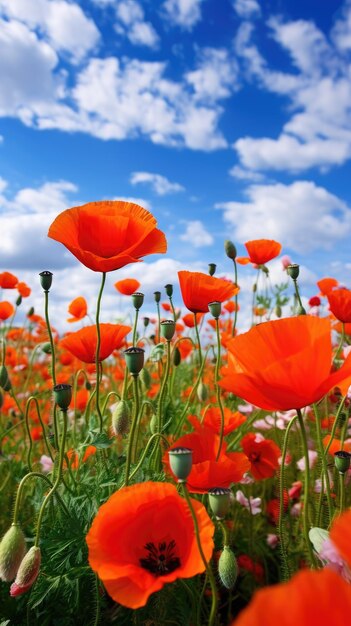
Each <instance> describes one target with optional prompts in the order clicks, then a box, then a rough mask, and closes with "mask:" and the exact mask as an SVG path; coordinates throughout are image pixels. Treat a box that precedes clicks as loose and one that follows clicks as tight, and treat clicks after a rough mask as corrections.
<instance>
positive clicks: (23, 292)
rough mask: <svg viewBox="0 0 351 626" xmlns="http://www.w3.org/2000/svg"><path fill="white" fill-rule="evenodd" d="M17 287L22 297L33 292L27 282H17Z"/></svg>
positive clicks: (26, 296)
mask: <svg viewBox="0 0 351 626" xmlns="http://www.w3.org/2000/svg"><path fill="white" fill-rule="evenodd" d="M16 289H17V291H18V293H19V294H20V296H22V298H28V297H29V296H30V294H31V293H32V290H31V288H30V287H28V285H27V284H26V283H23V282H22V283H17V285H16Z"/></svg>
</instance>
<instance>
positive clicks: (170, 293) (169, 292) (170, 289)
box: [165, 285, 173, 298]
mask: <svg viewBox="0 0 351 626" xmlns="http://www.w3.org/2000/svg"><path fill="white" fill-rule="evenodd" d="M165 290H166V294H167V296H168V297H169V298H171V297H172V296H173V285H165Z"/></svg>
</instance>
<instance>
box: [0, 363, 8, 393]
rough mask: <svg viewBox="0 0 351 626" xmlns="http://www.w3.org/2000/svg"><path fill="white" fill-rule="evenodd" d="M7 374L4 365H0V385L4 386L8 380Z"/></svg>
mask: <svg viewBox="0 0 351 626" xmlns="http://www.w3.org/2000/svg"><path fill="white" fill-rule="evenodd" d="M8 378H9V375H8V373H7V368H6V365H1V367H0V387H3V388H4V387H5V385H6V383H7V381H8Z"/></svg>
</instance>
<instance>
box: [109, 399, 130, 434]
mask: <svg viewBox="0 0 351 626" xmlns="http://www.w3.org/2000/svg"><path fill="white" fill-rule="evenodd" d="M129 421H130V411H129V407H128V404H127V402H126V401H125V400H120V401H119V402H117V404H116V406H115V408H114V411H113V413H112V424H111V426H112V432H113V434H114V435H126V434H127V432H128V431H129V426H130V424H129Z"/></svg>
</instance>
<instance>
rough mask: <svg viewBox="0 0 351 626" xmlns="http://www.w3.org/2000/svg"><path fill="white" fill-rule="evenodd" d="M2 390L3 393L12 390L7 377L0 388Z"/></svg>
mask: <svg viewBox="0 0 351 626" xmlns="http://www.w3.org/2000/svg"><path fill="white" fill-rule="evenodd" d="M2 388H3V390H4V391H10V390H11V389H12V385H11V381H10V379H9V377H7V381H6V382H5V384H4V385H3V386H2Z"/></svg>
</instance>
